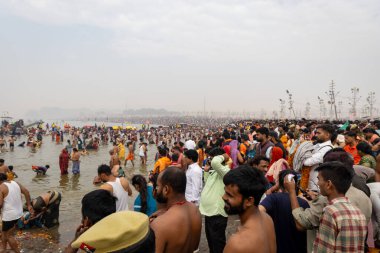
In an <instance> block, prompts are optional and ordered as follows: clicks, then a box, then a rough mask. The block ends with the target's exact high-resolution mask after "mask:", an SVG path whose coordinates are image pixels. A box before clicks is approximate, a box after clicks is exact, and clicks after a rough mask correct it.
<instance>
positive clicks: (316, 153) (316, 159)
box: [303, 124, 335, 191]
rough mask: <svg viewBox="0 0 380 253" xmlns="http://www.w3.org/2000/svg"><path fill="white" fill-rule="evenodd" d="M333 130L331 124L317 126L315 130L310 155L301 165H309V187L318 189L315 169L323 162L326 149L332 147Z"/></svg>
mask: <svg viewBox="0 0 380 253" xmlns="http://www.w3.org/2000/svg"><path fill="white" fill-rule="evenodd" d="M334 132H335V130H334V128H333V126H332V125H329V124H324V125H319V126H317V129H316V131H315V137H316V138H317V144H315V145H314V149H313V153H312V156H311V157H309V158H307V159H306V160H305V161H304V163H303V165H304V166H310V167H311V170H310V177H309V189H310V190H315V191H319V189H318V185H317V182H318V179H317V176H318V172H316V171H315V169H316V168H317V167H318V166H319V165H320V164H321V163H323V157H324V155H325V154H326V153H327V151H329V150H331V149H332V148H333V145H332V143H331V139H332V136H333V134H334Z"/></svg>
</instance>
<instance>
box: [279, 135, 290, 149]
mask: <svg viewBox="0 0 380 253" xmlns="http://www.w3.org/2000/svg"><path fill="white" fill-rule="evenodd" d="M280 140H281V142H282V145H284V148H285V149H286V148H287V147H288V140H289V139H288V136H287V135H286V134H284V135H283V136H281V138H280Z"/></svg>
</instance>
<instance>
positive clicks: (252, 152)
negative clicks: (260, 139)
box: [246, 144, 257, 161]
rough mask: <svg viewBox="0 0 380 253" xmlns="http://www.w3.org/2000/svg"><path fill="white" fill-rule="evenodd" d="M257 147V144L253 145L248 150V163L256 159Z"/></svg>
mask: <svg viewBox="0 0 380 253" xmlns="http://www.w3.org/2000/svg"><path fill="white" fill-rule="evenodd" d="M256 145H257V144H251V145H250V146H249V147H248V148H247V153H246V158H247V160H248V161H249V160H252V159H253V158H255V156H256Z"/></svg>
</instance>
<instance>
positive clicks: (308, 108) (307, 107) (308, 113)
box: [305, 102, 311, 119]
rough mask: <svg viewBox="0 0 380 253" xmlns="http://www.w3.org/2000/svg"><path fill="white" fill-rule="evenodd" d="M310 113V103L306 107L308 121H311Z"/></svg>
mask: <svg viewBox="0 0 380 253" xmlns="http://www.w3.org/2000/svg"><path fill="white" fill-rule="evenodd" d="M310 111H311V106H310V103H309V102H307V103H306V107H305V118H306V119H310Z"/></svg>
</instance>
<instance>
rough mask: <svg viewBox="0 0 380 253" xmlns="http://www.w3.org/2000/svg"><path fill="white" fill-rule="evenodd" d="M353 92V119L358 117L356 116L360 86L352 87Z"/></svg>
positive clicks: (351, 110)
mask: <svg viewBox="0 0 380 253" xmlns="http://www.w3.org/2000/svg"><path fill="white" fill-rule="evenodd" d="M351 93H352V98H351V101H352V102H351V103H350V105H351V109H350V112H351V115H352V118H353V119H356V117H357V116H358V115H357V103H358V101H359V99H360V97H359V88H357V87H353V88H351Z"/></svg>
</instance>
